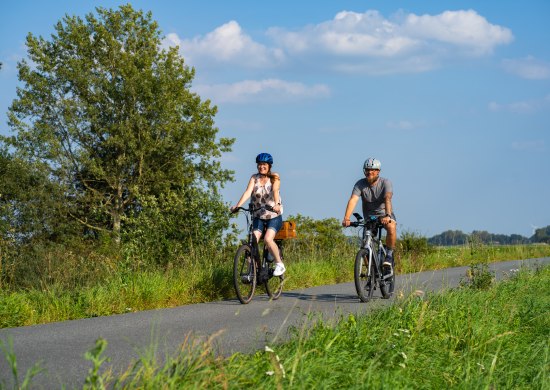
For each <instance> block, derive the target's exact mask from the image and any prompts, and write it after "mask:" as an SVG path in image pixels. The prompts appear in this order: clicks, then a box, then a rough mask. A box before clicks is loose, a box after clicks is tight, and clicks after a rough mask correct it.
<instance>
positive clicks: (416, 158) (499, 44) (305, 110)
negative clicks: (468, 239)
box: [0, 0, 550, 236]
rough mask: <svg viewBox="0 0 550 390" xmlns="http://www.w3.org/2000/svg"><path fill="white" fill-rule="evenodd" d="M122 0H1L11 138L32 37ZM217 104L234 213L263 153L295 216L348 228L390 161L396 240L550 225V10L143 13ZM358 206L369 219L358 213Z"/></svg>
mask: <svg viewBox="0 0 550 390" xmlns="http://www.w3.org/2000/svg"><path fill="white" fill-rule="evenodd" d="M125 3H126V2H122V1H78V2H77V1H69V0H66V1H61V0H59V1H56V0H51V1H47V2H46V1H25V0H22V1H17V2H16V1H13V0H12V1H5V2H3V3H2V6H1V8H2V12H1V13H0V61H1V62H2V63H3V64H4V66H3V68H2V70H1V71H0V90H1V95H0V133H1V134H9V133H10V132H9V129H8V126H7V124H6V111H7V109H8V107H9V105H10V104H11V101H12V100H13V99H14V98H15V88H16V86H17V85H18V81H17V73H16V64H17V61H19V60H21V59H22V58H24V57H25V55H26V50H25V37H26V35H27V34H28V33H29V32H32V33H33V34H34V35H41V36H43V37H49V36H50V34H51V33H52V32H53V31H54V29H53V25H54V24H55V23H56V22H57V21H59V20H60V19H61V18H62V17H63V16H64V15H65V14H69V15H80V16H84V15H85V14H87V13H90V12H94V8H95V7H97V6H101V7H105V8H116V7H118V6H119V5H120V4H125ZM131 4H132V5H133V6H134V8H136V9H142V10H145V11H152V13H153V18H154V19H155V20H156V21H157V22H158V23H159V26H160V29H161V30H162V33H163V35H164V36H165V40H164V44H165V45H176V44H177V45H179V46H180V51H181V54H182V56H183V57H184V58H185V60H186V62H187V63H188V64H189V65H192V66H194V67H195V69H196V78H195V81H194V83H193V90H194V91H196V92H198V93H199V94H200V95H201V97H203V98H209V99H211V100H212V102H213V103H214V104H215V105H217V106H218V109H219V112H218V114H217V116H216V126H217V127H218V128H219V135H220V136H222V137H232V138H236V142H235V145H234V148H233V151H232V153H229V154H226V155H224V156H223V159H222V163H223V166H224V167H225V168H227V169H232V170H234V171H235V178H236V182H235V183H230V184H228V185H227V186H226V188H224V189H223V191H222V193H223V195H224V198H225V200H226V201H227V202H229V203H235V202H236V201H237V200H238V198H239V197H240V195H241V193H242V191H243V190H244V188H245V186H246V183H247V180H248V178H249V177H250V174H251V173H253V172H254V171H255V164H254V158H255V156H256V155H257V154H258V153H259V152H269V153H271V154H272V155H273V156H274V159H275V164H274V170H276V171H278V172H279V173H280V175H281V178H282V187H281V188H282V197H283V201H284V204H285V214H286V215H287V216H288V215H290V214H292V215H296V214H298V213H299V214H302V215H306V216H310V217H312V218H315V219H323V218H329V217H336V218H338V219H341V218H342V216H343V213H344V210H345V206H346V203H347V200H348V198H349V195H350V193H351V190H352V187H353V184H354V183H355V181H356V180H357V179H359V178H360V177H361V175H362V171H361V167H362V163H363V161H364V160H365V159H366V158H367V157H369V156H372V157H376V158H378V159H379V160H381V161H382V173H381V175H382V176H384V177H387V178H389V179H391V180H392V182H393V185H394V209H395V212H396V214H397V218H398V223H399V225H398V229H399V230H400V231H409V232H415V233H419V234H422V235H426V236H432V235H434V234H438V233H441V232H442V231H444V230H448V229H453V230H454V229H459V230H462V231H464V232H467V233H469V232H471V231H472V230H488V231H490V232H492V233H501V234H513V233H514V234H522V235H525V236H531V235H532V233H533V229H534V228H536V227H543V226H546V225H549V224H550V203H549V201H548V199H550V180H549V174H548V171H549V169H550V153H549V152H550V45H549V44H548V39H549V37H550V27H549V24H548V20H549V18H550V2H548V1H545V0H538V1H537V0H535V1H523V2H518V1H511V0H500V1H498V0H492V1H483V2H481V1H444V0H438V1H398V0H396V1H359V0H355V1H345V0H343V1H316V2H297V1H295V0H294V1H286V0H279V1H277V2H269V3H268V2H263V1H257V0H256V1H208V0H204V1H200V2H199V1H168V0H165V1H155V2H153V1H133V2H131ZM358 209H359V207H358Z"/></svg>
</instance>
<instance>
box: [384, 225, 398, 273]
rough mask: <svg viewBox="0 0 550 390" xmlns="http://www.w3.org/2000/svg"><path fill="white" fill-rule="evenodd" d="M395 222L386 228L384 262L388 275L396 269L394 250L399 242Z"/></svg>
mask: <svg viewBox="0 0 550 390" xmlns="http://www.w3.org/2000/svg"><path fill="white" fill-rule="evenodd" d="M396 225H397V224H396V223H395V221H394V220H392V221H391V223H388V224H386V225H385V228H386V250H387V253H386V259H385V260H384V269H385V272H386V273H390V272H392V271H393V268H394V265H395V263H394V260H393V250H394V248H395V243H396V241H397V229H396Z"/></svg>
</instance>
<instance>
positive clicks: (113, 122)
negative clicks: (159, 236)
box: [3, 5, 233, 240]
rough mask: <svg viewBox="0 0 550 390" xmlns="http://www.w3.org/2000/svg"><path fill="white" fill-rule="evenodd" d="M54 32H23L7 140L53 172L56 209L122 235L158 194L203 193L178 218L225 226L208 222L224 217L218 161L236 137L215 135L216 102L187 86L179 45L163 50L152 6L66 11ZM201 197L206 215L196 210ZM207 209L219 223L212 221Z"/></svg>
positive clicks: (161, 200) (162, 197)
mask: <svg viewBox="0 0 550 390" xmlns="http://www.w3.org/2000/svg"><path fill="white" fill-rule="evenodd" d="M55 30H56V32H55V34H53V35H52V36H51V39H50V40H49V41H48V40H46V39H44V38H42V37H38V38H37V37H35V36H33V35H32V33H31V34H29V35H28V37H27V48H28V56H29V60H30V62H31V63H32V66H31V64H30V63H29V62H27V60H23V61H21V62H20V63H19V65H18V68H19V79H20V81H21V82H22V84H23V85H24V87H23V88H21V89H19V90H18V91H17V94H18V99H16V100H15V101H14V102H13V103H12V105H11V107H10V110H9V125H10V126H11V128H12V130H13V131H14V132H15V133H16V135H15V136H13V137H3V140H4V142H5V143H6V144H7V145H9V146H10V147H12V148H13V150H14V151H15V152H14V155H15V156H16V157H17V159H20V160H22V161H25V162H27V163H28V164H33V165H34V166H35V167H40V169H41V173H42V174H43V176H42V177H43V178H48V179H49V180H51V183H52V184H51V185H52V186H53V187H55V188H56V191H55V193H56V194H57V195H58V196H54V197H52V199H53V200H55V201H56V204H55V205H54V206H55V207H53V208H52V209H53V210H56V211H57V210H58V209H59V208H60V207H61V205H63V207H64V208H65V210H66V213H67V214H68V215H70V216H71V218H72V219H73V220H74V221H78V222H79V223H80V224H81V225H82V226H83V227H84V228H85V229H86V230H87V231H89V232H91V233H93V234H97V232H106V233H112V234H113V235H114V237H115V239H116V240H119V237H120V234H121V233H125V230H128V228H129V227H126V226H125V225H124V224H125V223H126V224H128V226H132V227H135V223H134V224H133V225H132V223H131V222H132V219H135V218H138V217H139V215H140V214H141V213H142V212H143V211H144V209H145V207H144V206H145V204H148V203H150V202H151V199H157V202H156V204H157V205H164V204H165V202H166V199H167V198H173V197H181V198H182V199H186V200H188V199H189V198H190V197H198V198H199V200H198V201H197V202H195V203H194V204H192V205H190V206H188V207H187V209H186V210H185V212H183V213H180V215H179V216H180V217H181V218H182V223H183V222H185V221H188V222H189V223H191V224H196V222H195V221H196V220H197V218H204V219H205V221H206V223H205V224H204V225H203V226H205V229H203V230H202V231H201V232H200V233H205V232H207V234H209V235H214V237H218V236H219V235H221V232H220V231H217V230H213V229H216V228H218V227H219V225H220V224H221V225H224V224H227V217H224V216H223V214H222V213H221V211H220V210H221V208H222V206H223V205H222V203H221V202H220V201H219V193H218V188H219V187H220V186H223V185H224V183H225V182H227V181H228V180H232V173H231V172H230V171H227V170H224V169H222V168H221V166H220V163H219V161H217V159H218V158H219V157H220V156H221V153H222V152H227V151H229V150H230V147H231V145H232V143H233V140H230V139H224V138H221V139H219V140H216V134H217V129H216V128H215V127H214V119H213V117H214V115H215V113H216V111H217V109H216V107H212V106H211V105H210V102H209V101H201V99H200V97H199V96H198V95H196V94H195V93H192V92H191V91H190V86H191V81H192V79H193V77H194V70H193V69H189V68H188V67H187V66H185V64H184V60H183V58H181V57H180V56H179V54H178V49H177V48H169V49H162V48H161V35H160V31H159V28H158V26H157V23H156V22H154V21H153V20H152V17H151V14H150V13H147V14H144V13H143V12H141V11H135V10H134V9H133V8H132V7H131V6H130V5H124V6H121V7H120V8H119V9H118V10H107V9H103V8H97V16H96V15H93V14H88V15H86V18H85V20H83V19H81V18H79V17H71V16H66V17H64V18H63V20H62V21H60V22H59V23H57V24H56V26H55ZM50 192H51V191H50ZM60 195H62V197H61V196H60ZM204 204H207V205H208V206H209V207H208V214H207V216H206V217H204V216H203V215H201V212H202V211H201V209H198V208H193V206H199V207H202V206H204ZM44 207H47V205H44ZM19 211H20V210H19V209H17V210H16V211H15V212H14V213H17V212H19ZM155 212H160V213H166V212H167V210H165V209H162V208H159V209H157V210H156V211H155ZM155 212H152V213H153V214H154V213H155ZM59 214H60V213H59V212H57V215H59ZM198 215H199V216H200V217H197V216H198ZM212 216H215V217H216V218H218V219H220V218H221V220H220V221H216V222H215V223H208V222H210V221H209V218H211V217H212ZM224 219H225V221H224ZM174 229H175V228H174ZM170 233H172V234H173V233H176V232H175V231H174V230H173V231H171V232H170ZM201 239H204V236H201Z"/></svg>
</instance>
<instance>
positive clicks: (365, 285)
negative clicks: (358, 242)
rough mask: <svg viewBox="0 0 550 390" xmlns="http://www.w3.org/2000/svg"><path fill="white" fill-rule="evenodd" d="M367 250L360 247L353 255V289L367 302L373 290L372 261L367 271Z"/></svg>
mask: <svg viewBox="0 0 550 390" xmlns="http://www.w3.org/2000/svg"><path fill="white" fill-rule="evenodd" d="M368 267H369V251H368V250H367V249H360V250H359V252H357V255H356V256H355V272H354V276H355V290H357V295H359V299H361V301H362V302H368V301H369V300H370V299H371V298H372V294H373V292H374V285H375V282H374V262H373V264H371V270H370V272H369V270H368Z"/></svg>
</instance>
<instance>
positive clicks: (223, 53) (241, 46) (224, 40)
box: [165, 21, 284, 68]
mask: <svg viewBox="0 0 550 390" xmlns="http://www.w3.org/2000/svg"><path fill="white" fill-rule="evenodd" d="M165 44H167V45H169V46H176V45H177V46H179V47H180V51H181V53H182V55H183V56H184V58H186V60H188V61H189V63H191V64H193V65H196V64H199V63H200V64H202V65H205V64H208V62H210V61H215V62H218V63H234V64H239V65H241V66H245V67H252V68H254V67H271V66H275V65H279V64H280V63H282V62H283V61H284V54H283V52H282V50H281V49H278V48H268V47H266V46H264V45H262V44H260V43H257V42H255V41H254V40H253V39H252V38H251V37H250V36H248V35H246V34H245V33H244V32H243V30H242V29H241V26H240V25H239V24H238V23H237V22H236V21H230V22H228V23H226V24H224V25H222V26H220V27H218V28H216V29H215V30H214V31H212V32H210V33H208V34H206V35H205V36H204V37H203V36H198V37H195V38H193V39H183V40H182V39H180V38H179V36H178V35H177V34H175V33H171V34H168V35H167V36H166V39H165Z"/></svg>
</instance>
